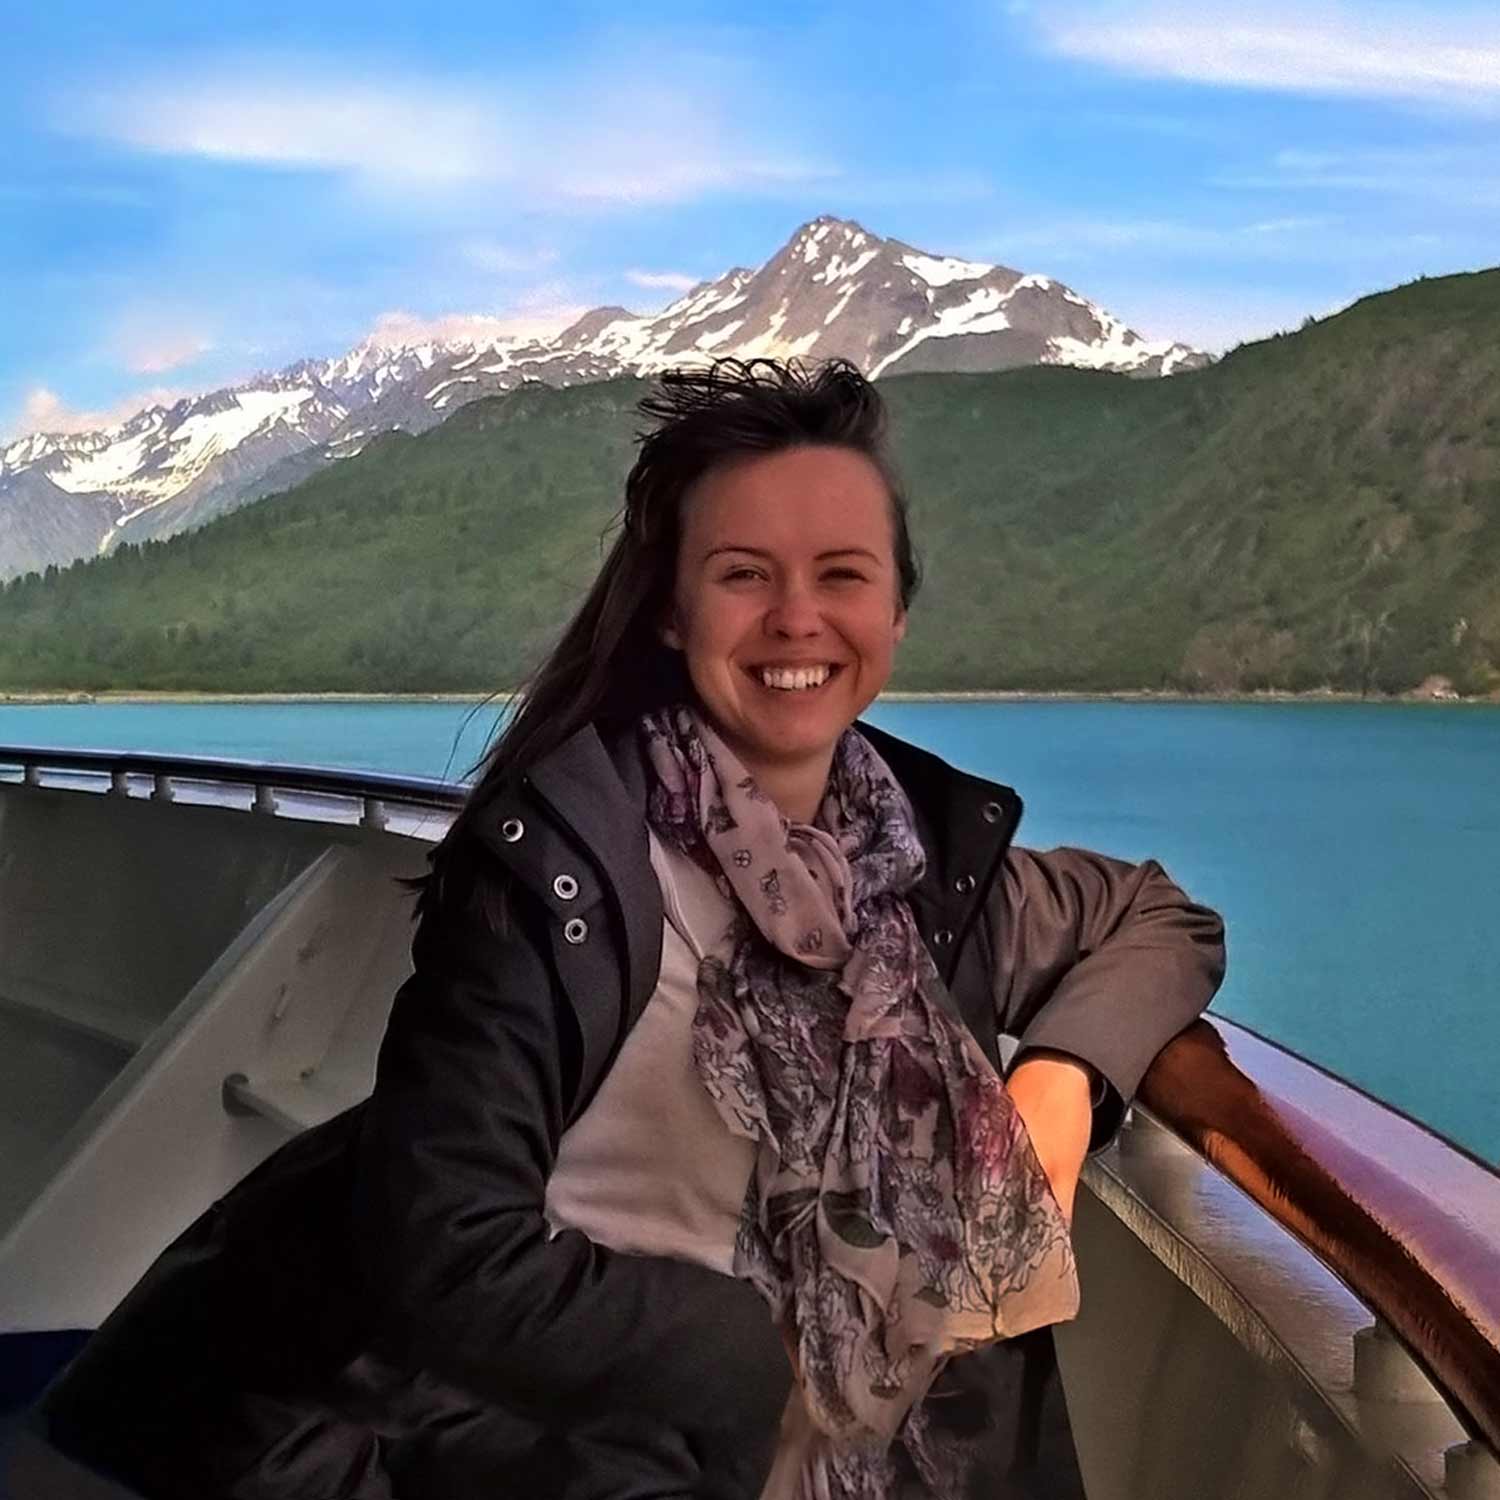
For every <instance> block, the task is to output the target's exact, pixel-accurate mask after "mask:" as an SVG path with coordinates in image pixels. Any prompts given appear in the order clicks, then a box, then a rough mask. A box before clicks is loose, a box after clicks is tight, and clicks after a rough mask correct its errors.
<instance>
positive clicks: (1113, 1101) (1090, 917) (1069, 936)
mask: <svg viewBox="0 0 1500 1500" xmlns="http://www.w3.org/2000/svg"><path fill="white" fill-rule="evenodd" d="M986 916H987V919H988V921H989V924H990V932H991V936H992V938H993V940H994V952H995V955H996V965H995V976H994V983H995V1008H996V1016H997V1019H998V1022H999V1026H1000V1030H1001V1031H1002V1032H1005V1033H1009V1034H1010V1035H1012V1036H1015V1037H1017V1038H1018V1039H1019V1041H1018V1045H1017V1048H1016V1052H1015V1056H1014V1058H1013V1059H1012V1066H1014V1063H1016V1062H1019V1061H1020V1060H1021V1059H1022V1057H1023V1056H1024V1055H1025V1054H1026V1053H1027V1052H1028V1051H1032V1050H1046V1051H1051V1052H1061V1053H1065V1054H1067V1055H1068V1056H1071V1057H1076V1058H1078V1059H1080V1060H1081V1061H1082V1062H1085V1063H1087V1064H1088V1065H1089V1066H1090V1067H1092V1068H1093V1069H1095V1071H1096V1073H1097V1074H1098V1076H1099V1077H1100V1078H1101V1079H1102V1080H1103V1083H1104V1085H1105V1087H1104V1089H1103V1097H1102V1098H1099V1096H1098V1090H1097V1089H1096V1104H1095V1109H1094V1129H1093V1136H1092V1139H1091V1141H1090V1150H1095V1151H1097V1150H1098V1149H1099V1148H1100V1147H1102V1146H1105V1145H1107V1144H1108V1143H1109V1142H1110V1141H1111V1140H1112V1139H1113V1138H1114V1135H1115V1132H1116V1131H1117V1130H1118V1129H1119V1125H1120V1121H1121V1119H1122V1117H1123V1116H1124V1113H1125V1106H1126V1104H1127V1103H1128V1102H1129V1101H1130V1099H1131V1098H1132V1097H1133V1096H1134V1094H1135V1091H1136V1088H1137V1086H1138V1085H1139V1083H1140V1081H1141V1077H1142V1075H1143V1074H1144V1073H1145V1071H1146V1069H1147V1068H1148V1067H1149V1066H1150V1065H1151V1061H1152V1059H1153V1058H1154V1057H1155V1056H1156V1054H1157V1053H1158V1052H1160V1051H1161V1049H1162V1048H1163V1047H1164V1046H1166V1044H1167V1043H1168V1042H1169V1041H1171V1039H1172V1038H1173V1037H1174V1036H1176V1035H1177V1033H1178V1032H1179V1031H1181V1030H1182V1029H1183V1027H1185V1026H1186V1025H1188V1023H1189V1022H1191V1021H1192V1020H1193V1019H1194V1018H1195V1017H1196V1016H1197V1015H1198V1014H1199V1013H1200V1012H1201V1011H1202V1010H1203V1008H1204V1007H1205V1006H1206V1005H1207V1004H1208V1002H1209V1001H1210V1000H1211V999H1212V998H1213V995H1214V992H1215V991H1216V990H1217V989H1218V987H1219V984H1220V982H1221V981H1222V980H1223V977H1224V923H1223V920H1222V919H1221V918H1220V916H1219V914H1218V913H1217V912H1215V911H1213V910H1211V909H1210V908H1209V907H1206V906H1201V905H1199V904H1198V903H1197V902H1194V901H1192V900H1191V899H1189V897H1188V896H1187V894H1186V893H1185V892H1184V891H1183V890H1182V888H1181V887H1180V886H1178V885H1176V884H1175V883H1174V882H1173V881H1172V879H1171V878H1170V877H1169V876H1168V875H1167V872H1166V871H1165V870H1164V869H1163V868H1162V867H1161V865H1160V864H1158V863H1157V862H1156V861H1155V860H1154V859H1148V860H1143V861H1142V862H1141V863H1140V864H1130V863H1128V862H1127V861H1125V860H1120V859H1114V858H1111V857H1110V856H1108V855H1105V854H1097V853H1095V852H1093V851H1092V850H1089V849H1073V848H1066V847H1065V848H1059V849H1051V850H1048V851H1047V852H1046V853H1041V852H1038V851H1037V850H1034V849H1025V848H1021V847H1019V846H1013V847H1012V848H1011V849H1010V851H1009V852H1008V853H1007V855H1006V857H1005V866H1004V869H1003V870H1002V872H1001V875H1000V878H999V879H998V880H996V882H995V886H994V889H993V890H992V891H991V893H990V898H989V903H988V907H987V911H986Z"/></svg>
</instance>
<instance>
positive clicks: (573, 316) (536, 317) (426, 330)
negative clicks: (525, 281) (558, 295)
mask: <svg viewBox="0 0 1500 1500" xmlns="http://www.w3.org/2000/svg"><path fill="white" fill-rule="evenodd" d="M588 311H589V309H588V308H587V307H586V306H585V305H584V304H583V303H578V302H560V301H555V300H542V299H538V300H535V301H532V302H529V303H524V304H523V305H518V306H517V307H516V308H515V309H514V310H512V311H510V312H506V313H493V314H491V313H439V314H437V315H435V316H431V317H428V316H424V315H423V314H420V313H413V312H406V311H401V310H395V311H391V312H384V313H381V315H380V316H379V317H378V318H377V319H376V320H375V326H374V328H373V329H371V331H370V333H369V336H368V338H369V342H370V343H373V344H375V345H377V346H378V347H380V348H385V349H395V348H401V347H403V346H407V347H409V346H412V345H416V344H425V343H459V342H467V343H472V344H487V343H494V342H496V341H498V340H500V339H516V338H519V339H548V338H551V337H552V336H553V335H554V334H558V333H561V332H562V331H563V329H564V328H566V327H567V326H568V325H569V324H570V323H576V322H577V321H578V320H579V318H581V317H582V316H583V315H584V314H585V313H586V312H588Z"/></svg>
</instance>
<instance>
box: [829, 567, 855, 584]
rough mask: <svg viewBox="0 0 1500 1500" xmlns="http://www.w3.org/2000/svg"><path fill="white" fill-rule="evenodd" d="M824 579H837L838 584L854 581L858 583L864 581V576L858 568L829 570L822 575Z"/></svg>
mask: <svg viewBox="0 0 1500 1500" xmlns="http://www.w3.org/2000/svg"><path fill="white" fill-rule="evenodd" d="M823 576H824V577H825V578H833V579H837V580H839V581H840V582H843V581H847V580H848V579H851V578H852V579H855V580H857V581H858V582H860V583H863V582H864V581H865V575H864V574H863V573H861V572H860V571H859V569H858V568H830V569H829V570H828V571H827V572H826V573H825V574H824V575H823Z"/></svg>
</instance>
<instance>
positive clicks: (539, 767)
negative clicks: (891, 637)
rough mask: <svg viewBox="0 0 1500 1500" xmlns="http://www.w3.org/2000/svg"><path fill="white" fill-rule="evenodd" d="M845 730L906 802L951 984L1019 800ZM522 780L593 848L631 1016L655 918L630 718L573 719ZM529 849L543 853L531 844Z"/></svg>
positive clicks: (917, 897) (654, 962) (903, 745)
mask: <svg viewBox="0 0 1500 1500" xmlns="http://www.w3.org/2000/svg"><path fill="white" fill-rule="evenodd" d="M854 727H855V728H856V729H858V730H859V732H860V733H861V734H863V735H864V736H865V737H866V738H867V739H868V740H869V741H870V743H871V744H872V745H873V746H874V747H875V749H876V751H877V752H878V753H879V755H880V756H881V758H882V759H883V760H884V761H885V763H886V764H887V765H888V766H889V767H890V768H891V771H892V773H893V774H894V775H895V777H896V779H897V781H899V782H900V783H901V786H902V789H903V790H904V791H905V792H906V794H907V797H908V798H909V799H910V801H911V804H912V810H913V812H914V814H915V817H916V820H917V833H918V836H919V837H920V839H921V841H922V847H923V849H924V850H925V851H926V853H927V865H926V869H925V871H924V873H923V876H922V879H921V881H920V882H919V883H918V885H917V886H916V887H915V888H914V889H913V891H912V892H911V896H910V898H909V899H910V900H911V904H912V911H913V914H914V916H915V917H916V920H917V926H918V929H919V930H920V932H921V934H922V937H923V939H924V940H925V941H926V942H927V944H928V947H929V948H930V949H931V951H932V954H933V957H934V959H935V960H936V962H937V965H938V969H939V970H940V972H941V973H942V975H943V978H944V980H945V981H948V982H949V983H951V982H952V981H953V978H954V974H955V970H956V968H957V963H958V959H959V955H960V954H961V952H962V951H963V950H964V948H965V946H966V944H967V940H968V939H969V937H970V935H971V934H972V932H973V930H974V927H975V925H976V923H977V922H978V920H979V917H980V913H981V912H982V910H983V907H984V901H985V897H986V896H987V895H988V893H989V890H990V888H991V886H992V885H993V884H994V882H995V880H996V879H998V878H999V875H1000V870H1001V867H1002V865H1003V863H1004V859H1005V853H1006V850H1007V849H1008V848H1009V846H1010V842H1011V839H1012V838H1013V837H1014V834H1015V831H1016V827H1017V825H1018V824H1019V823H1020V819H1021V813H1022V803H1021V799H1020V797H1019V796H1017V795H1016V793H1015V791H1014V790H1013V789H1012V788H1010V787H1008V786H1004V785H1002V784H1000V783H999V782H994V781H988V780H986V779H984V778H983V777H979V776H972V775H970V774H968V773H967V772H965V771H960V770H958V769H956V768H955V767H953V766H951V765H949V764H948V763H947V762H946V761H945V760H943V759H941V757H939V756H937V755H934V754H932V752H931V751H928V750H923V749H921V748H919V747H918V746H916V745H912V744H910V743H908V742H907V741H905V740H902V739H898V738H897V737H896V736H895V735H893V734H889V733H887V732H886V731H885V730H882V729H877V728H876V727H875V726H874V725H873V724H867V723H865V722H864V721H862V720H861V721H860V722H858V723H857V724H856V725H855V726H854ZM526 782H527V784H528V785H529V786H530V788H531V789H532V791H533V792H534V793H535V795H536V796H538V797H539V798H540V799H541V801H542V802H543V803H544V804H545V805H546V807H547V808H548V810H549V811H550V812H551V813H552V815H553V817H554V818H555V819H556V820H557V822H558V824H559V825H560V828H561V831H562V833H563V834H565V835H566V836H567V837H568V839H569V840H570V841H571V842H572V843H573V844H574V845H576V846H578V847H580V848H581V849H582V850H584V851H587V852H589V853H591V854H592V855H593V856H594V859H593V865H594V868H595V869H596V870H597V871H598V875H599V878H600V879H601V880H602V881H603V882H604V883H605V885H606V886H607V887H608V888H609V891H610V895H611V896H612V897H613V906H614V910H615V911H616V912H617V913H618V914H619V916H620V919H621V927H622V933H623V937H624V943H625V955H624V957H625V966H626V970H627V972H628V976H629V986H630V988H629V992H630V996H631V1002H630V1003H631V1019H634V1016H635V1014H636V1013H637V1012H638V1010H639V1007H640V1006H642V1005H644V1003H645V1001H646V1000H647V999H648V998H649V997H650V995H651V993H652V992H653V990H654V989H655V987H656V980H657V974H658V970H659V967H660V962H661V926H662V916H663V913H662V905H661V894H660V887H659V885H658V883H657V880H656V876H655V872H654V871H653V870H652V868H651V857H650V845H649V842H648V838H647V834H646V800H647V773H646V767H645V764H644V761H643V758H642V754H641V749H640V742H639V737H638V735H637V733H636V728H635V725H634V724H633V723H631V724H625V725H616V726H613V727H610V728H606V729H604V730H602V731H601V730H600V729H599V728H596V727H595V726H594V725H592V724H588V725H585V726H584V727H583V728H581V729H579V730H578V731H577V732H576V733H574V734H573V735H571V736H570V737H569V738H568V739H566V740H564V741H563V743H562V744H561V745H559V746H558V747H557V748H556V749H555V750H553V751H552V752H551V753H550V754H548V755H547V756H545V757H544V758H543V759H542V760H540V761H538V762H537V763H536V764H535V765H534V766H533V767H532V768H531V770H530V772H529V773H528V774H527V777H526ZM532 852H533V855H534V856H541V855H543V850H542V849H540V848H536V849H533V851H532ZM546 852H547V854H548V855H549V856H550V854H551V851H550V850H549V851H546ZM536 873H537V875H538V877H539V879H540V878H542V877H545V878H544V879H542V886H543V894H544V896H545V897H550V891H549V890H546V889H545V880H550V878H551V877H550V874H549V873H547V871H546V870H544V869H542V868H540V867H539V868H538V870H537V872H536ZM523 878H524V877H523Z"/></svg>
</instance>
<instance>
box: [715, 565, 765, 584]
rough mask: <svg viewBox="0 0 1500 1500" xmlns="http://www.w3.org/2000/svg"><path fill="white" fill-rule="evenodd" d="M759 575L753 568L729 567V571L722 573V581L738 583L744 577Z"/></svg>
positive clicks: (757, 576)
mask: <svg viewBox="0 0 1500 1500" xmlns="http://www.w3.org/2000/svg"><path fill="white" fill-rule="evenodd" d="M759 577H760V573H759V572H758V571H757V570H756V569H755V568H730V569H729V571H728V572H727V573H725V574H724V578H723V582H725V583H738V582H739V581H740V580H741V579H744V578H759Z"/></svg>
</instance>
